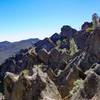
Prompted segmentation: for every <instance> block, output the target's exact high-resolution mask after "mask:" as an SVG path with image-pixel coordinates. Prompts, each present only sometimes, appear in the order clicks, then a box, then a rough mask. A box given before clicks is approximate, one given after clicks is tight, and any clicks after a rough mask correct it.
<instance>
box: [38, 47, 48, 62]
mask: <svg viewBox="0 0 100 100" xmlns="http://www.w3.org/2000/svg"><path fill="white" fill-rule="evenodd" d="M48 57H49V54H48V52H47V50H46V49H41V50H39V52H38V58H39V59H40V60H41V61H42V62H43V63H45V64H48Z"/></svg>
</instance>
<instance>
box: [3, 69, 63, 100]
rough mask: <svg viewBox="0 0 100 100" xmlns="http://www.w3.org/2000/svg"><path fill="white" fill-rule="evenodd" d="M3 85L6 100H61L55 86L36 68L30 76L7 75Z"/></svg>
mask: <svg viewBox="0 0 100 100" xmlns="http://www.w3.org/2000/svg"><path fill="white" fill-rule="evenodd" d="M4 83H5V98H6V100H62V99H61V96H60V94H59V92H58V90H57V88H56V86H55V84H54V83H53V82H52V81H51V80H50V79H49V77H48V76H47V74H46V73H43V72H42V71H41V70H40V69H39V68H37V67H35V68H33V74H32V75H31V76H29V75H24V74H22V75H19V76H16V75H14V74H12V73H7V76H6V77H5V80H4Z"/></svg>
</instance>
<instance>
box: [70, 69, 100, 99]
mask: <svg viewBox="0 0 100 100" xmlns="http://www.w3.org/2000/svg"><path fill="white" fill-rule="evenodd" d="M99 99H100V76H98V75H97V74H96V73H94V72H92V71H89V73H88V75H87V77H86V79H85V80H84V82H83V84H82V85H81V86H80V90H79V91H78V92H77V93H76V94H75V95H74V96H73V97H72V99H71V100H99Z"/></svg>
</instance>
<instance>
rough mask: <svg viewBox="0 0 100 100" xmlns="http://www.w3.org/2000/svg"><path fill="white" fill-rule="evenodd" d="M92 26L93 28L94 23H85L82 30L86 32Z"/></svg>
mask: <svg viewBox="0 0 100 100" xmlns="http://www.w3.org/2000/svg"><path fill="white" fill-rule="evenodd" d="M92 26H93V24H92V22H91V23H89V22H85V23H84V24H83V25H82V27H81V29H82V30H86V29H87V28H91V27H92Z"/></svg>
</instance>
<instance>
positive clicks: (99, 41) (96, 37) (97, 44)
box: [89, 28, 100, 60]
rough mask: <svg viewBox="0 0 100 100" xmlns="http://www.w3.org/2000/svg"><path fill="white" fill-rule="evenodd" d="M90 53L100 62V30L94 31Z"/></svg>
mask: <svg viewBox="0 0 100 100" xmlns="http://www.w3.org/2000/svg"><path fill="white" fill-rule="evenodd" d="M89 51H90V52H91V53H93V54H95V56H96V57H97V58H98V59H99V60H100V28H96V29H95V30H94V34H93V36H92V39H91V43H90V49H89Z"/></svg>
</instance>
